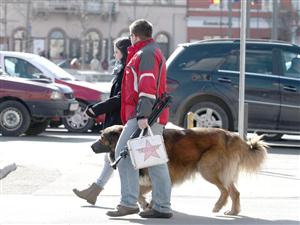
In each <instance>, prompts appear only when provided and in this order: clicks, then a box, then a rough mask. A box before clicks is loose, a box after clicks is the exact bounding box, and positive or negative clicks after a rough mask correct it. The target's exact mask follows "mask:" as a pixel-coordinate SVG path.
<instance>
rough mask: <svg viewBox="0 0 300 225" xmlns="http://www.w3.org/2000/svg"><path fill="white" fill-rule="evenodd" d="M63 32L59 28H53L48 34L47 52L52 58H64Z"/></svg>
mask: <svg viewBox="0 0 300 225" xmlns="http://www.w3.org/2000/svg"><path fill="white" fill-rule="evenodd" d="M65 43H66V40H65V34H64V33H63V31H61V30H53V31H52V32H51V33H50V34H49V52H50V58H51V59H52V60H60V59H64V58H65Z"/></svg>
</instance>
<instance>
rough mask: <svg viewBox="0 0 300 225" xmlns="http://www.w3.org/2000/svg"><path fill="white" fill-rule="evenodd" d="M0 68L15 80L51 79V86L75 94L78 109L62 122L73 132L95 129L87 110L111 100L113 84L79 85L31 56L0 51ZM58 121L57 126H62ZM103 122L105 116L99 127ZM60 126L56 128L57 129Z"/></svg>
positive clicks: (70, 76) (46, 61) (99, 119)
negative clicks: (68, 90) (60, 87)
mask: <svg viewBox="0 0 300 225" xmlns="http://www.w3.org/2000/svg"><path fill="white" fill-rule="evenodd" d="M0 65H2V68H3V70H4V71H5V72H6V73H7V74H9V75H11V76H16V77H22V78H27V79H34V80H36V81H37V80H39V79H42V81H43V82H44V81H45V79H49V80H51V81H52V82H55V83H59V84H65V85H67V86H69V87H71V88H72V89H73V91H74V96H75V98H76V100H77V101H78V102H79V108H78V110H77V111H76V112H75V114H74V115H73V116H69V117H64V118H61V120H60V121H61V122H62V123H63V124H64V126H65V128H66V129H68V130H69V131H70V132H86V131H88V130H90V129H92V128H93V127H94V126H95V125H96V123H95V120H93V119H91V118H89V117H88V116H86V115H85V113H84V110H85V109H86V107H87V106H88V105H89V104H94V103H96V102H99V101H103V100H105V99H107V98H108V97H109V91H110V86H111V84H110V83H109V82H103V83H101V84H98V85H96V84H92V83H88V82H85V81H79V80H76V79H75V78H74V76H72V75H70V74H69V73H67V72H66V71H65V70H63V69H61V68H60V67H58V66H57V65H55V64H54V63H52V62H51V61H49V60H48V59H46V58H44V57H41V56H38V55H35V54H30V53H23V52H12V51H0ZM60 121H58V124H59V123H60ZM103 121H104V116H99V117H98V118H97V123H101V122H103ZM58 124H57V125H58Z"/></svg>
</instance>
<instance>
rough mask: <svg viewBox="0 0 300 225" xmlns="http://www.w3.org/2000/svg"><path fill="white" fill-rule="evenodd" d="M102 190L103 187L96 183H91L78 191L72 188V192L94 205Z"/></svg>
mask: <svg viewBox="0 0 300 225" xmlns="http://www.w3.org/2000/svg"><path fill="white" fill-rule="evenodd" d="M102 190H103V188H101V187H99V186H98V185H97V184H96V183H93V184H92V185H91V186H90V187H88V188H87V189H84V190H82V191H79V190H77V189H76V188H74V189H73V192H74V194H75V195H77V196H78V197H79V198H82V199H85V200H86V201H87V202H88V203H90V204H92V205H95V203H96V200H97V197H98V195H99V194H100V192H101V191H102Z"/></svg>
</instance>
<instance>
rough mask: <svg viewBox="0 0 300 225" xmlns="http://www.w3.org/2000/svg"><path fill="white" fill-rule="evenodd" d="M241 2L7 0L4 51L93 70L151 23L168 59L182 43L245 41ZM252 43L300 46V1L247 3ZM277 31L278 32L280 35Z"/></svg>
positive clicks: (0, 24) (2, 20)
mask: <svg viewBox="0 0 300 225" xmlns="http://www.w3.org/2000/svg"><path fill="white" fill-rule="evenodd" d="M240 4H241V0H1V1H0V50H1V49H2V50H13V51H26V52H33V53H37V54H44V55H45V56H46V57H48V58H50V59H51V60H53V61H59V60H61V59H64V58H74V57H76V58H81V59H82V62H84V63H83V64H88V63H89V62H90V61H91V59H92V58H93V57H97V58H98V59H99V60H100V61H105V60H108V59H111V58H112V56H113V48H112V46H113V44H112V43H113V41H114V40H115V39H116V38H117V37H120V36H127V35H128V26H129V24H130V23H131V22H132V21H134V20H135V19H138V18H145V19H147V20H149V21H151V22H152V23H153V25H154V34H153V36H154V39H155V40H156V41H157V42H158V44H159V45H160V47H161V49H162V51H163V52H164V54H165V56H166V57H168V56H169V55H170V53H171V52H172V51H173V50H174V49H175V48H176V46H177V45H178V44H179V43H183V42H193V41H198V40H203V39H209V38H239V36H240ZM247 4H248V12H247V13H248V17H247V18H248V20H247V25H248V26H247V27H248V29H247V37H248V38H263V39H279V40H284V41H288V42H292V43H295V44H300V38H299V36H300V35H299V33H300V32H299V31H300V29H299V12H300V10H299V9H300V1H299V0H247ZM275 28H276V29H275Z"/></svg>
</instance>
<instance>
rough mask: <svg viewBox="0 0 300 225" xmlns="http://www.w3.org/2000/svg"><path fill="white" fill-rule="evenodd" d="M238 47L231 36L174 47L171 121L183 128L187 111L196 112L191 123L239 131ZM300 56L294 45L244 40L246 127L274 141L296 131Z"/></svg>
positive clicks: (170, 75)
mask: <svg viewBox="0 0 300 225" xmlns="http://www.w3.org/2000/svg"><path fill="white" fill-rule="evenodd" d="M239 49H240V42H239V40H232V39H221V40H206V41H200V42H197V43H188V44H181V45H179V46H178V48H177V49H176V50H175V51H174V53H173V54H172V55H171V56H170V57H169V59H168V61H167V71H168V87H169V89H170V92H171V93H172V95H173V96H174V101H173V104H172V105H171V110H170V113H171V117H170V119H171V121H172V122H173V123H175V124H177V125H181V126H185V123H186V122H185V121H186V114H187V113H188V112H194V114H195V117H194V125H195V126H198V127H221V128H225V129H228V130H233V131H236V130H237V120H238V96H239V90H238V89H239V75H240V73H239V52H240V51H239ZM299 58H300V47H299V46H296V45H292V44H289V43H285V42H279V41H267V40H248V41H247V44H246V74H245V103H248V131H256V132H258V133H268V134H270V136H269V137H273V139H278V138H280V137H281V136H282V135H283V134H300V59H299ZM297 61H298V62H299V65H298V67H299V68H297V65H296V64H297ZM297 69H298V70H297Z"/></svg>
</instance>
